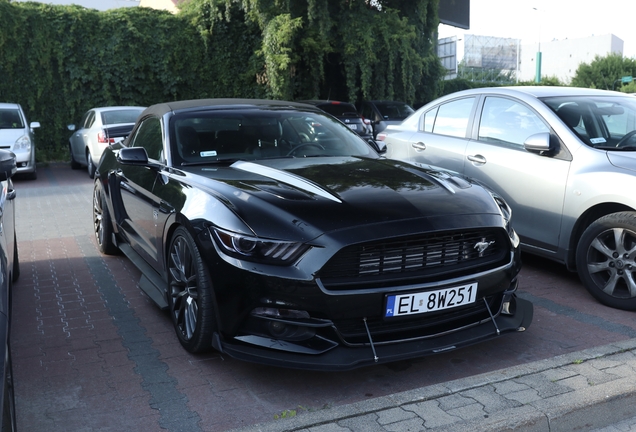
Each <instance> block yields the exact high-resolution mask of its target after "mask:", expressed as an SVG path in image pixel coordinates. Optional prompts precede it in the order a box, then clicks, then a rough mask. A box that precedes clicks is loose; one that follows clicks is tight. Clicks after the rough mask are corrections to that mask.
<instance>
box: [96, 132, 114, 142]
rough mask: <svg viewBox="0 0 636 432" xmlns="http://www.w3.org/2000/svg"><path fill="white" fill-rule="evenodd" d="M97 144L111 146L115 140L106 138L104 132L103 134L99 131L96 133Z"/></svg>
mask: <svg viewBox="0 0 636 432" xmlns="http://www.w3.org/2000/svg"><path fill="white" fill-rule="evenodd" d="M97 142H98V143H102V144H113V143H114V142H115V138H108V135H106V132H104V130H100V131H99V132H97Z"/></svg>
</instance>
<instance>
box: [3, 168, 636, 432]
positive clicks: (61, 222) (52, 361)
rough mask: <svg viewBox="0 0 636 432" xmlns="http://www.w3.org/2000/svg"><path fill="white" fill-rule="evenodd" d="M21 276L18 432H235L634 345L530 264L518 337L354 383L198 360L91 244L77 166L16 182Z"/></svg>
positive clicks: (581, 292) (577, 292)
mask: <svg viewBox="0 0 636 432" xmlns="http://www.w3.org/2000/svg"><path fill="white" fill-rule="evenodd" d="M15 184H16V189H17V193H18V197H17V204H16V205H17V221H16V225H17V232H18V246H19V255H20V262H21V277H20V280H19V281H18V282H17V283H16V284H15V286H14V298H13V314H14V315H13V323H12V344H13V361H14V375H15V382H16V384H15V385H16V407H17V420H18V428H19V430H20V431H22V432H25V431H38V432H39V431H47V432H57V431H60V432H61V431H64V432H74V431H81V432H88V431H142V430H143V431H147V432H150V431H160V430H168V431H193V432H196V431H226V430H229V429H233V428H238V427H242V426H247V425H251V424H255V423H261V422H266V421H271V420H272V419H274V418H276V417H277V416H278V417H284V416H288V415H294V412H295V414H296V415H302V413H303V412H304V411H315V410H322V409H329V408H330V407H334V406H338V405H343V404H349V403H353V402H357V401H361V400H364V399H368V398H373V397H378V396H383V395H387V394H390V393H394V392H401V391H406V390H410V389H414V388H418V387H422V386H427V385H431V384H436V383H440V382H445V381H448V380H453V379H457V378H462V377H467V376H471V375H474V374H478V373H482V372H488V371H494V370H497V369H501V368H506V367H509V366H513V365H519V364H522V363H526V362H531V361H535V360H541V359H545V358H549V357H552V356H556V355H560V354H564V353H569V352H575V351H579V350H582V349H586V348H592V347H595V346H601V345H606V344H608V343H610V342H613V341H619V340H624V339H629V338H634V337H636V320H634V313H633V312H626V311H620V310H616V309H611V308H608V307H605V306H603V305H601V304H599V303H597V302H596V301H595V300H594V299H593V298H592V297H591V296H590V295H589V294H588V293H587V291H585V289H584V288H583V286H582V284H581V283H580V282H579V280H578V277H577V276H576V275H575V274H571V273H569V272H568V271H567V270H566V269H565V268H564V267H562V266H560V265H558V264H554V263H551V262H549V261H546V260H542V259H539V258H536V257H532V256H530V255H524V266H523V270H522V274H521V280H520V296H522V297H524V298H527V299H529V300H531V301H532V302H533V303H534V305H535V309H534V321H533V323H532V325H531V326H530V328H529V329H528V330H527V331H525V332H523V333H518V334H509V335H505V336H502V337H501V338H499V339H496V340H493V341H489V342H487V343H482V344H480V345H476V346H473V347H469V348H465V349H461V350H456V351H452V352H447V353H444V354H439V355H436V356H432V357H426V358H420V359H415V360H411V361H404V362H400V363H394V364H388V365H381V366H372V367H366V368H362V369H358V370H355V371H349V372H342V373H326V372H305V371H296V370H286V369H280V368H274V367H266V366H260V365H255V364H250V363H245V362H241V361H237V360H233V359H231V358H227V357H225V356H222V355H220V354H218V353H210V354H206V355H192V354H189V353H187V352H186V351H184V350H183V349H182V348H181V347H180V345H179V343H178V341H177V339H176V336H175V335H174V331H173V328H172V324H171V322H170V319H169V317H168V315H167V314H166V313H164V312H162V311H160V310H159V309H158V308H157V307H155V306H154V304H153V303H152V302H151V301H150V300H149V299H148V298H146V297H145V295H144V294H143V293H142V292H141V291H140V290H139V289H138V288H137V286H136V284H137V281H138V278H139V272H138V271H137V270H136V269H135V268H134V267H133V266H132V265H131V263H130V262H129V261H128V260H127V259H126V258H124V257H123V256H115V257H108V256H102V255H100V253H99V252H98V250H97V247H96V244H95V240H94V238H93V234H92V212H91V210H92V207H91V205H92V195H91V193H92V180H91V179H89V178H88V175H87V174H86V171H85V170H81V171H73V170H71V169H70V166H69V165H68V164H53V165H51V166H48V167H43V168H39V170H38V179H37V180H35V181H28V180H16V182H15Z"/></svg>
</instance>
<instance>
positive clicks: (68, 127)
mask: <svg viewBox="0 0 636 432" xmlns="http://www.w3.org/2000/svg"><path fill="white" fill-rule="evenodd" d="M66 128H67V129H68V130H70V131H71V132H73V131H74V130H75V125H74V124H70V125H68V126H66Z"/></svg>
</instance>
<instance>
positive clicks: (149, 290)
mask: <svg viewBox="0 0 636 432" xmlns="http://www.w3.org/2000/svg"><path fill="white" fill-rule="evenodd" d="M118 246H119V249H120V250H121V251H122V252H123V253H124V255H126V258H128V259H129V260H130V261H132V263H133V264H134V265H135V267H137V268H138V269H139V270H140V271H141V278H140V279H139V283H138V285H139V288H141V290H142V291H143V292H145V293H146V294H147V295H148V297H150V299H151V300H152V301H154V302H155V303H156V304H157V306H159V308H161V310H166V309H168V301H167V299H166V291H165V289H164V287H165V286H166V285H167V282H166V281H165V280H163V278H162V277H161V276H160V275H159V274H158V273H157V272H156V271H155V269H153V268H152V267H151V266H150V265H148V263H147V262H146V261H144V260H143V258H141V257H140V256H139V255H138V254H137V252H135V251H134V250H133V249H132V248H131V247H130V245H128V244H126V243H122V242H120V243H119V244H118Z"/></svg>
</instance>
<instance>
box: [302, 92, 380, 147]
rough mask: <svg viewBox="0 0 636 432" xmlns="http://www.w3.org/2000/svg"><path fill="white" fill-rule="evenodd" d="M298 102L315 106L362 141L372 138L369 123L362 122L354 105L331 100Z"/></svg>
mask: <svg viewBox="0 0 636 432" xmlns="http://www.w3.org/2000/svg"><path fill="white" fill-rule="evenodd" d="M299 102H301V103H306V104H310V105H314V106H317V107H318V108H320V109H321V110H323V111H324V112H326V113H328V114H331V115H332V116H334V117H336V118H337V119H338V120H340V121H341V122H343V123H344V124H346V125H347V127H348V128H349V129H351V130H352V131H354V132H355V133H357V134H358V135H360V136H361V137H362V138H364V139H370V138H373V130H372V127H371V123H370V122H365V121H364V119H363V118H362V116H361V115H360V114H358V111H357V110H356V106H355V105H354V104H351V103H348V102H340V101H332V100H306V101H299Z"/></svg>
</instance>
